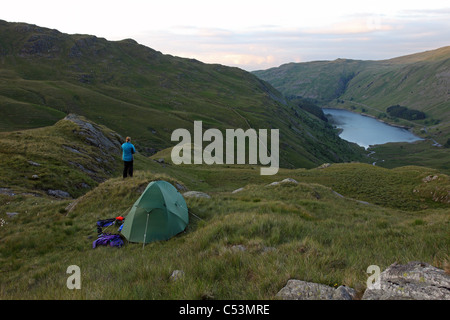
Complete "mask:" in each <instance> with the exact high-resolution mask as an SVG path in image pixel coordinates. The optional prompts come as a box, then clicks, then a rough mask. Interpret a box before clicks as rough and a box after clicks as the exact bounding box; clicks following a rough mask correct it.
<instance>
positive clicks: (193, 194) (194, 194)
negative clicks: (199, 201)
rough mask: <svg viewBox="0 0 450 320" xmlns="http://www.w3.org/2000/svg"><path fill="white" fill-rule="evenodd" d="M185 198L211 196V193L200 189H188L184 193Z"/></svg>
mask: <svg viewBox="0 0 450 320" xmlns="http://www.w3.org/2000/svg"><path fill="white" fill-rule="evenodd" d="M183 196H184V197H185V198H208V199H209V198H211V196H210V195H208V194H206V193H204V192H200V191H188V192H185V193H183Z"/></svg>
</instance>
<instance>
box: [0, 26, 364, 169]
mask: <svg viewBox="0 0 450 320" xmlns="http://www.w3.org/2000/svg"><path fill="white" fill-rule="evenodd" d="M0 67H1V68H0V130H3V131H10V130H18V129H27V128H35V127H41V126H47V125H51V124H53V123H55V122H56V121H57V120H59V119H61V118H63V117H64V116H65V115H66V114H68V113H76V114H79V115H82V116H85V117H87V118H88V119H91V120H93V121H95V122H97V123H100V124H103V125H106V126H107V127H109V128H111V129H112V130H114V131H116V132H118V133H119V134H121V135H123V136H127V135H130V136H132V137H133V140H134V141H135V142H136V144H137V146H138V148H139V150H140V151H141V152H145V153H147V154H152V153H154V152H155V151H157V150H161V149H164V148H167V147H170V146H173V145H174V144H175V142H171V141H170V137H171V133H172V131H173V130H175V129H177V128H186V129H188V130H189V131H191V132H192V131H193V121H194V120H202V121H203V128H204V130H206V129H207V128H218V129H220V130H225V129H227V128H243V129H247V128H248V127H249V126H251V127H252V128H255V129H258V128H266V129H271V128H278V129H280V144H281V146H280V148H281V150H282V151H281V152H280V158H281V159H280V162H281V165H283V166H288V167H297V166H301V167H313V166H315V165H317V164H320V163H323V162H336V161H349V160H361V159H362V158H361V156H360V150H359V148H356V147H355V146H352V145H349V144H348V143H346V142H344V141H342V140H340V139H339V138H338V137H337V136H336V134H335V132H334V131H333V130H332V129H331V128H330V127H329V126H326V124H324V123H323V122H321V121H318V120H317V119H316V118H314V117H311V116H310V115H309V114H307V113H305V112H302V111H301V110H295V107H290V106H288V105H287V103H286V101H285V100H284V98H283V97H282V96H281V94H280V93H279V92H278V91H276V90H275V89H274V88H273V87H272V86H270V85H269V84H267V83H265V82H264V81H261V80H259V79H258V78H257V77H255V76H254V75H252V74H250V73H248V72H245V71H243V70H240V69H238V68H231V67H225V66H222V65H209V64H204V63H201V62H199V61H196V60H191V59H183V58H178V57H173V56H169V55H163V54H162V53H160V52H157V51H155V50H153V49H150V48H147V47H145V46H142V45H139V44H138V43H136V42H135V41H133V40H130V39H127V40H123V41H115V42H112V41H107V40H105V39H101V38H97V37H95V36H89V35H67V34H63V33H60V32H59V31H57V30H50V29H46V28H41V27H38V26H34V25H28V24H23V23H7V22H4V21H3V22H0Z"/></svg>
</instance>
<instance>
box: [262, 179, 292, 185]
mask: <svg viewBox="0 0 450 320" xmlns="http://www.w3.org/2000/svg"><path fill="white" fill-rule="evenodd" d="M281 183H294V184H298V181H296V180H294V179H292V178H286V179H284V180H281V181H275V182H272V183H270V184H268V185H267V186H276V185H279V184H281Z"/></svg>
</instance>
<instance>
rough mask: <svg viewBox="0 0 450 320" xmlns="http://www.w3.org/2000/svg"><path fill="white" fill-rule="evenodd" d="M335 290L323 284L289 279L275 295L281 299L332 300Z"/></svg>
mask: <svg viewBox="0 0 450 320" xmlns="http://www.w3.org/2000/svg"><path fill="white" fill-rule="evenodd" d="M335 291H336V289H334V288H332V287H330V286H327V285H324V284H319V283H313V282H306V281H302V280H295V279H291V280H288V282H287V284H286V286H285V287H284V288H282V289H281V290H280V291H279V292H278V293H277V295H276V297H277V298H281V299H282V300H332V299H333V295H334V294H335Z"/></svg>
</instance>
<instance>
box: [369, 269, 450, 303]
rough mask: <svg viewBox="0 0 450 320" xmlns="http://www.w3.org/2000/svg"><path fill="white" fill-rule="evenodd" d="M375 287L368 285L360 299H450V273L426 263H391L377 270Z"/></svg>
mask: <svg viewBox="0 0 450 320" xmlns="http://www.w3.org/2000/svg"><path fill="white" fill-rule="evenodd" d="M379 283H380V286H379V288H378V289H377V288H368V289H367V290H366V291H365V292H364V295H363V297H362V299H363V300H450V275H448V274H446V273H445V271H444V270H442V269H438V268H436V267H433V266H431V265H429V264H427V263H423V262H418V261H413V262H409V263H408V264H406V265H400V264H396V263H394V264H392V265H391V266H389V267H388V268H387V269H386V270H385V271H383V272H382V273H381V274H380V279H379Z"/></svg>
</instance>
